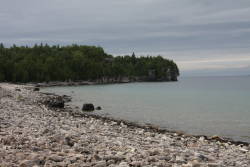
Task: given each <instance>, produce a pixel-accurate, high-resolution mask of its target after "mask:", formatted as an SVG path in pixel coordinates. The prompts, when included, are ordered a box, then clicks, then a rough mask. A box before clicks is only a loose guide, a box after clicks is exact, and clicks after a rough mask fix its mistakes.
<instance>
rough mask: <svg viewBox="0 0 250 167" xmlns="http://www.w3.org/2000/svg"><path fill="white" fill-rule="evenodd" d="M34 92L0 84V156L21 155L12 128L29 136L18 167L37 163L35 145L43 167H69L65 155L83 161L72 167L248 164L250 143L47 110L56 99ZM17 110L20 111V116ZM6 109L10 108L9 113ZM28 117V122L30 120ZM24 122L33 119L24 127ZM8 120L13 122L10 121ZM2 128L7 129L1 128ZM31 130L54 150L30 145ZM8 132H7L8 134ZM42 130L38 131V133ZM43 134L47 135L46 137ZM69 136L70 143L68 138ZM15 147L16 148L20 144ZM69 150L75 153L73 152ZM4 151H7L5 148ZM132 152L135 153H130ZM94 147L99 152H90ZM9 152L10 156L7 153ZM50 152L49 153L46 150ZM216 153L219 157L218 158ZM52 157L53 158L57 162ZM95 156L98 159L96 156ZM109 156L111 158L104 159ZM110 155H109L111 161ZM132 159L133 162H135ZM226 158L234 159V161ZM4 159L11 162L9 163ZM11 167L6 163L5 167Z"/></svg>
mask: <svg viewBox="0 0 250 167" xmlns="http://www.w3.org/2000/svg"><path fill="white" fill-rule="evenodd" d="M33 88H34V87H33V86H30V85H14V84H6V83H4V84H1V83H0V102H1V105H2V106H1V107H0V111H1V112H0V120H3V122H5V124H4V125H2V123H1V121H0V126H1V127H2V126H3V128H2V129H0V155H3V157H4V156H5V154H4V153H5V152H7V153H8V154H6V156H7V155H13V156H14V158H16V157H17V153H19V154H20V152H18V151H17V150H16V146H15V147H14V145H15V144H16V143H15V142H18V141H19V140H14V139H11V137H13V134H9V133H12V132H11V131H9V130H10V129H13V130H14V131H15V130H16V129H18V130H19V131H20V132H19V133H21V132H22V134H26V135H27V134H28V135H31V136H30V139H29V142H27V144H28V145H27V146H26V145H25V143H24V144H23V146H26V147H27V148H26V149H25V148H24V149H23V151H24V153H25V150H26V151H31V153H32V156H33V158H32V157H29V156H27V157H28V159H26V160H22V161H20V162H19V161H18V162H15V163H18V164H19V165H20V164H22V163H23V164H25V163H37V161H34V159H36V160H37V157H36V158H34V154H36V153H37V151H34V150H32V149H31V148H30V147H31V146H32V147H33V146H35V145H38V146H36V147H39V149H38V150H40V152H39V151H38V153H39V155H43V153H44V154H45V153H46V154H48V155H47V156H45V155H44V156H45V157H43V159H44V160H43V161H42V164H43V165H44V166H46V164H47V165H52V166H53V165H55V166H57V165H59V164H61V166H64V165H65V166H67V165H66V162H64V160H63V159H60V157H64V158H66V159H67V158H69V156H73V157H78V158H79V157H81V158H80V160H79V162H78V161H77V162H76V163H75V166H80V164H81V163H83V164H88V165H90V166H98V165H101V164H102V166H112V165H113V166H151V165H152V166H172V165H175V166H183V167H184V166H195V165H200V166H209V165H210V166H213V165H214V166H247V165H248V164H249V163H250V145H249V143H246V142H240V141H231V140H229V139H222V138H220V137H216V136H214V138H210V137H207V136H203V135H200V136H195V135H188V134H185V133H181V132H175V131H168V130H166V129H161V128H158V127H155V126H153V125H147V126H143V125H139V124H138V123H133V122H129V121H124V120H117V119H113V118H110V117H103V116H98V115H93V114H87V113H83V112H76V111H74V109H73V108H72V107H71V106H66V107H65V108H64V109H51V108H48V107H46V106H45V105H44V104H43V103H42V102H41V100H44V99H46V98H48V97H49V96H54V95H46V94H43V93H42V92H35V91H33ZM3 92H6V93H3ZM55 96H56V95H55ZM19 108H21V109H20V111H22V112H21V113H20V111H19ZM31 108H33V109H31ZM6 110H8V112H7V111H6ZM12 112H13V114H14V113H15V114H14V115H13V116H12V117H15V115H19V116H20V118H19V117H17V118H15V119H14V118H12V117H11V116H10V115H9V114H8V113H10V114H11V113H12ZM6 114H7V115H6ZM26 114H27V115H26ZM11 115H12V114H11ZM23 115H25V119H21V118H22V116H23ZM30 116H31V118H29V117H30ZM7 118H8V119H7ZM27 118H29V119H32V120H33V121H28V122H26V124H22V122H23V121H24V122H25V120H26V119H27ZM16 119H17V120H16ZM18 119H21V121H18ZM9 120H11V121H13V122H12V123H11V122H10V123H8V121H9ZM50 120H51V121H50ZM41 121H42V122H41ZM41 123H42V124H45V125H44V126H45V128H44V127H43V126H42V127H41V126H40V124H41ZM12 124H14V125H15V124H16V125H18V127H19V124H21V125H20V127H21V128H17V127H16V126H12ZM31 125H32V126H31ZM66 125H67V126H66ZM8 126H9V127H8ZM65 126H66V127H67V128H66V127H65ZM6 127H7V129H6V130H5V128H6ZM31 127H32V128H33V127H37V128H38V127H39V128H38V131H39V135H40V140H42V141H44V142H45V143H46V142H48V143H47V144H46V145H48V144H49V143H50V142H51V140H52V139H53V140H52V141H54V140H55V141H54V142H53V143H55V147H54V146H49V147H48V146H46V147H45V148H42V147H43V145H39V144H32V142H34V143H36V142H37V140H34V139H33V138H35V137H36V135H35V134H36V133H37V130H36V131H34V130H33V129H32V128H31ZM53 127H54V128H53ZM63 127H65V128H66V129H65V128H63ZM8 128H10V129H9V130H8ZM51 128H52V129H51ZM25 129H28V131H25ZM40 129H42V130H41V133H40ZM46 129H48V130H46ZM44 131H46V133H45V134H44ZM47 131H49V132H47ZM50 131H51V133H50ZM54 131H55V132H54ZM52 132H53V133H52ZM33 133H34V134H33ZM58 135H59V136H61V137H60V139H58V138H57V136H58ZM46 136H48V137H46ZM14 137H16V138H17V139H18V138H19V137H20V136H19V135H17V136H16V135H15V136H14ZM68 137H69V138H70V139H68ZM50 138H52V139H50ZM61 138H62V139H61ZM85 138H86V140H85ZM90 139H91V140H90ZM12 140H14V141H13V143H9V141H12ZM57 140H58V142H57ZM68 140H70V141H71V142H72V141H74V142H73V144H70V143H67V142H69V141H68ZM31 141H32V142H31ZM65 141H66V143H65ZM61 142H62V143H61ZM85 142H87V143H89V144H90V145H91V147H90V148H89V147H88V146H87V147H88V149H90V150H88V152H90V153H87V152H80V154H79V150H78V149H79V148H80V147H81V146H80V145H82V144H83V143H85ZM6 143H7V145H6ZM60 143H61V144H60ZM103 143H106V144H105V145H106V146H103ZM17 144H19V145H20V143H17ZM89 144H88V145H89ZM49 145H50V144H49ZM68 145H70V146H68ZM6 146H8V147H6ZM9 146H10V147H9ZM12 146H13V148H12ZM59 146H60V147H59ZM72 147H73V148H74V150H72V149H71V148H72ZM6 148H8V149H7V150H6ZM131 148H132V150H133V151H132V152H131ZM30 149H31V150H30ZM92 149H94V150H96V151H97V150H99V151H97V152H96V151H93V152H92V151H91V150H92ZM127 149H128V150H130V151H128V150H127ZM152 149H153V152H152ZM10 150H11V151H13V152H9V151H10ZM48 150H50V151H49V152H48ZM67 150H71V151H72V152H74V153H71V151H69V152H68V151H67ZM103 150H104V151H103ZM110 150H114V152H115V155H113V154H112V152H111V153H110V152H109V151H110ZM126 150H127V151H128V152H127V151H126ZM23 151H21V152H23ZM34 152H35V153H34ZM26 154H27V152H26ZM144 154H145V155H144ZM36 155H37V154H36ZM139 155H140V156H139ZM216 155H220V156H218V157H217V156H216ZM55 156H57V157H56V158H55ZM96 156H98V157H99V158H96ZM107 156H108V157H109V159H107ZM110 156H113V158H111V157H110ZM162 156H164V157H165V158H163V157H162ZM0 157H1V156H0ZM133 157H136V158H135V159H134V158H133ZM167 157H168V158H167ZM230 157H234V159H232V158H230ZM12 158H13V157H12ZM40 158H41V157H40ZM23 159H25V157H23ZM8 161H10V162H14V160H12V159H11V160H10V159H9V160H8ZM5 163H6V164H7V162H6V159H5V160H4V159H1V158H0V166H1V165H3V166H5V165H6V164H5ZM63 163H64V165H63ZM67 163H71V162H67ZM77 163H78V165H77ZM4 164H5V165H4ZM12 165H13V164H12ZM12 165H8V164H7V165H6V166H12ZM14 166H15V165H14ZM86 166H87V165H86Z"/></svg>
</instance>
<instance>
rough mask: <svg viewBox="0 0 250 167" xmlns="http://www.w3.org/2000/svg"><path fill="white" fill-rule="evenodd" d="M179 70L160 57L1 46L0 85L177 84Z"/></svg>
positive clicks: (80, 48) (89, 48)
mask: <svg viewBox="0 0 250 167" xmlns="http://www.w3.org/2000/svg"><path fill="white" fill-rule="evenodd" d="M178 76H179V69H178V67H177V65H176V64H175V63H174V62H173V61H172V60H168V59H165V58H163V57H161V56H157V57H156V56H146V57H145V56H136V55H135V54H134V53H133V54H132V55H131V56H129V55H126V56H112V55H110V54H107V53H105V51H104V49H103V48H102V47H97V46H85V45H76V44H73V45H68V46H59V45H54V46H50V45H47V44H40V45H34V46H30V47H28V46H16V45H13V46H11V47H5V46H4V45H3V44H0V82H22V83H26V82H49V81H85V80H86V81H87V80H90V81H94V80H98V79H103V78H122V77H127V78H129V79H134V80H138V81H139V80H142V81H177V77H178Z"/></svg>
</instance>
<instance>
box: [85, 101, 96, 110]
mask: <svg viewBox="0 0 250 167" xmlns="http://www.w3.org/2000/svg"><path fill="white" fill-rule="evenodd" d="M94 110H95V107H94V105H93V104H92V103H85V104H83V106H82V111H94Z"/></svg>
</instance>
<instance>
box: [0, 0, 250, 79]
mask: <svg viewBox="0 0 250 167" xmlns="http://www.w3.org/2000/svg"><path fill="white" fill-rule="evenodd" d="M0 4H1V5H0V42H2V43H4V45H6V46H11V45H12V44H17V45H33V44H35V43H41V42H42V43H48V44H60V45H68V44H72V43H75V44H84V45H97V46H102V47H103V48H104V49H105V51H106V52H107V53H110V54H113V55H125V54H132V52H135V54H136V55H137V56H141V55H145V56H146V55H155V56H156V55H161V56H163V57H165V58H169V59H172V60H174V61H175V62H176V63H177V65H178V66H179V68H180V72H181V75H182V76H208V75H249V74H250V1H248V0H219V1H212V0H105V1H101V0H42V1H41V0H22V1H21V0H0Z"/></svg>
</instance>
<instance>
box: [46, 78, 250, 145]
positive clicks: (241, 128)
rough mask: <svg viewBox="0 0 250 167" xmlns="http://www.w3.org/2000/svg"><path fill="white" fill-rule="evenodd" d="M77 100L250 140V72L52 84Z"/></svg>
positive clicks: (121, 114)
mask: <svg viewBox="0 0 250 167" xmlns="http://www.w3.org/2000/svg"><path fill="white" fill-rule="evenodd" d="M44 91H46V92H55V93H57V94H61V95H63V94H67V95H70V96H72V97H73V102H72V104H73V105H76V106H79V107H80V108H81V107H82V104H83V103H88V102H89V103H94V104H95V105H96V106H101V107H102V108H103V110H102V111H98V112H96V113H97V114H105V115H110V116H112V117H116V118H122V119H127V120H130V121H136V122H141V123H152V124H156V125H159V126H161V127H163V128H167V129H170V130H181V131H184V132H187V133H190V134H200V135H201V134H203V135H220V136H225V137H229V138H233V139H235V140H241V141H248V142H250V77H192V78H191V77H190V78H180V80H179V82H160V83H130V84H114V85H93V86H77V87H53V88H46V89H44Z"/></svg>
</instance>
